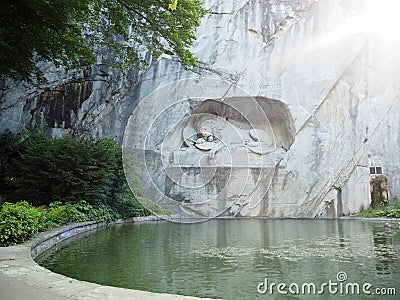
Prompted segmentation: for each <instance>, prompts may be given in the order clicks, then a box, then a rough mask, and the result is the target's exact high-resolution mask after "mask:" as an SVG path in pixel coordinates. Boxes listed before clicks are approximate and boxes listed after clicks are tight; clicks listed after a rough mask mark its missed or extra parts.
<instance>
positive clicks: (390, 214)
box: [357, 199, 400, 218]
mask: <svg viewBox="0 0 400 300" xmlns="http://www.w3.org/2000/svg"><path fill="white" fill-rule="evenodd" d="M357 216H359V217H365V218H400V202H399V200H398V199H393V200H392V201H390V203H389V204H388V205H381V206H379V207H377V208H372V207H370V208H369V209H367V210H365V211H362V212H360V213H359V214H357Z"/></svg>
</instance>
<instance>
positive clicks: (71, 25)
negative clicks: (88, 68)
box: [0, 0, 206, 81]
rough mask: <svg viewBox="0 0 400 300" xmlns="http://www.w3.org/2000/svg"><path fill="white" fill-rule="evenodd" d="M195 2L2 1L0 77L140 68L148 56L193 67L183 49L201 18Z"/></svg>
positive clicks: (25, 77) (32, 77)
mask: <svg viewBox="0 0 400 300" xmlns="http://www.w3.org/2000/svg"><path fill="white" fill-rule="evenodd" d="M201 4H202V2H201V1H200V0H179V1H177V0H171V2H169V1H165V0H3V1H2V2H1V3H0V79H3V78H5V77H10V78H12V79H15V80H28V81H35V80H38V79H43V76H42V74H41V72H40V69H39V68H38V67H37V64H38V63H39V62H43V61H51V62H53V63H54V64H55V65H56V66H60V65H63V66H65V67H67V68H74V67H78V66H79V65H81V64H87V63H94V62H95V61H96V57H95V53H98V52H104V53H106V54H107V55H106V56H107V57H106V58H105V60H104V61H103V63H106V64H109V65H111V66H115V67H119V68H126V67H128V66H131V65H135V66H138V67H143V65H144V64H145V58H144V56H143V51H142V50H144V49H147V50H150V51H151V53H152V55H153V57H158V56H159V55H160V54H162V53H169V54H174V55H176V56H177V57H178V58H179V60H180V61H181V62H182V63H183V64H184V65H186V66H193V65H195V64H196V59H195V57H194V56H193V54H192V53H191V52H190V51H189V47H190V46H191V45H192V43H193V42H194V40H195V29H196V27H197V26H199V24H200V18H201V17H202V16H203V15H204V14H205V12H206V11H205V9H204V8H202V7H201Z"/></svg>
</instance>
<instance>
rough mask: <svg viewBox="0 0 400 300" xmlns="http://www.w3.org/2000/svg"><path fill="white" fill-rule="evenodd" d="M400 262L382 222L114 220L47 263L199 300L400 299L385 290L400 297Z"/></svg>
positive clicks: (396, 241)
mask: <svg viewBox="0 0 400 300" xmlns="http://www.w3.org/2000/svg"><path fill="white" fill-rule="evenodd" d="M399 258H400V229H396V228H395V229H385V228H383V223H376V222H364V221H353V220H254V219H253V220H249V219H241V220H224V219H217V220H210V221H207V222H203V223H196V224H179V223H171V222H157V223H142V224H123V225H112V226H109V227H107V228H105V229H102V230H99V231H96V232H95V233H93V234H91V235H88V236H86V237H85V238H83V239H80V240H77V241H74V242H72V243H69V244H68V245H67V246H66V247H64V248H62V249H61V250H60V251H58V252H56V253H50V254H47V255H45V256H42V257H41V258H39V261H38V262H39V263H40V264H41V265H43V266H45V267H46V268H48V269H50V270H52V271H54V272H56V273H61V274H64V275H67V276H69V277H73V278H76V279H80V280H85V281H90V282H96V283H99V284H103V285H111V286H117V287H125V288H131V289H139V290H146V291H152V292H163V293H173V294H181V295H191V296H199V297H210V298H222V299H317V298H318V299H337V298H338V297H340V298H343V299H348V298H350V297H351V298H358V299H400V296H398V295H397V296H393V295H392V296H390V295H385V296H382V295H380V296H377V295H376V294H377V293H386V294H388V293H393V289H391V288H395V289H396V292H397V294H399V293H400V259H399ZM343 272H344V273H346V274H344V273H343ZM338 273H340V274H339V275H338ZM338 277H339V278H338ZM346 278H347V279H346ZM329 282H331V286H329ZM265 283H267V284H265ZM271 283H275V284H276V285H275V286H273V287H272V288H271V287H270V284H271ZM279 283H282V284H285V285H286V287H284V286H283V285H281V290H280V291H278V290H277V285H278V284H279ZM311 283H313V284H315V287H316V289H315V292H314V291H313V288H312V286H311V287H310V291H309V290H308V288H307V285H304V284H311ZM335 283H336V285H335ZM349 284H356V285H358V286H359V288H360V292H359V294H360V295H358V296H355V294H357V287H356V286H355V285H354V288H352V287H351V285H349ZM365 284H367V285H365ZM368 284H370V286H368ZM364 285H365V286H364ZM266 286H268V288H267V289H266ZM296 287H298V290H297V289H296ZM363 287H364V288H365V292H366V293H364V290H363ZM289 288H290V289H289ZM329 288H331V290H329ZM335 288H336V293H335ZM377 288H378V289H379V290H377ZM346 290H347V295H346ZM321 291H322V292H321ZM285 292H286V293H287V294H286V295H285V294H284V293H285ZM314 293H315V294H316V295H314ZM367 293H370V295H368V294H367ZM373 294H375V295H373Z"/></svg>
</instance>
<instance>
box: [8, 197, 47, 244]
mask: <svg viewBox="0 0 400 300" xmlns="http://www.w3.org/2000/svg"><path fill="white" fill-rule="evenodd" d="M45 220H46V217H45V212H44V211H43V210H42V209H40V208H35V207H32V206H31V205H29V203H28V202H26V201H21V202H18V203H15V204H12V203H8V202H6V203H3V205H2V206H1V210H0V245H1V246H9V245H13V244H17V243H22V242H24V241H26V240H28V239H30V238H31V237H33V236H34V235H35V234H36V233H37V232H38V231H39V230H40V224H44V223H45Z"/></svg>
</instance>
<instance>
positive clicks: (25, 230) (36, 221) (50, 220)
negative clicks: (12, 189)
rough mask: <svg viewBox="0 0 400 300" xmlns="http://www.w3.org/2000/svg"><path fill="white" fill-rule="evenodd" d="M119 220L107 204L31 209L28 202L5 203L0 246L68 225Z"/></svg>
mask: <svg viewBox="0 0 400 300" xmlns="http://www.w3.org/2000/svg"><path fill="white" fill-rule="evenodd" d="M118 218H119V214H118V212H117V211H116V210H115V209H113V208H111V207H109V206H106V205H100V206H96V207H93V206H92V205H90V204H89V203H87V202H86V201H83V200H82V201H80V202H79V203H77V204H71V203H67V204H62V203H61V202H59V201H56V202H52V203H50V205H49V206H48V207H47V208H45V207H34V206H32V205H30V204H29V203H28V202H27V201H19V202H17V203H9V202H5V203H3V204H2V206H1V209H0V246H9V245H13V244H17V243H22V242H24V241H26V240H28V239H30V238H31V237H33V236H34V235H35V234H36V233H38V232H41V231H46V230H49V229H52V228H55V227H58V226H61V225H65V224H68V223H71V222H84V221H106V222H112V221H115V220H116V219H118Z"/></svg>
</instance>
